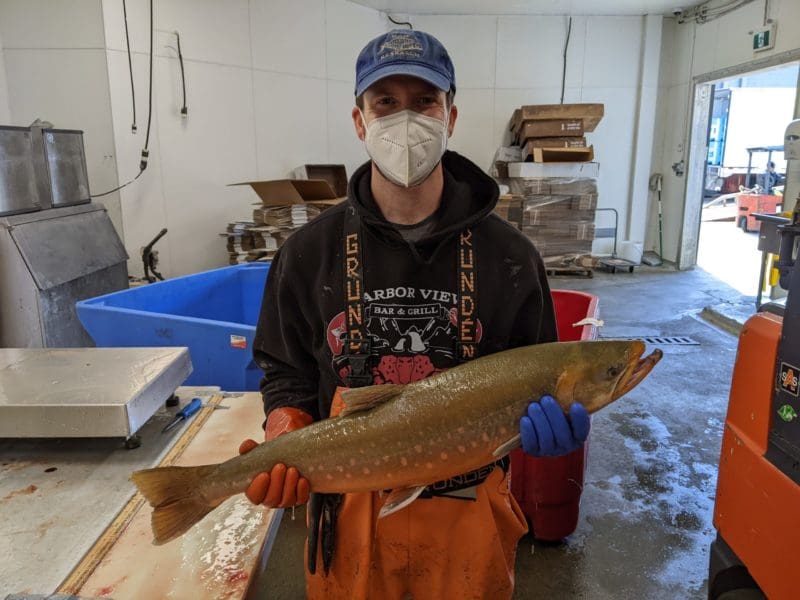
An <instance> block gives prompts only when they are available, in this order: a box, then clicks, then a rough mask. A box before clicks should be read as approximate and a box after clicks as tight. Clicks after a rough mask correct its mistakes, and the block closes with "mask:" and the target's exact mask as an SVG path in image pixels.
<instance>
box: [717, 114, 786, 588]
mask: <svg viewBox="0 0 800 600" xmlns="http://www.w3.org/2000/svg"><path fill="white" fill-rule="evenodd" d="M784 147H785V150H786V158H787V159H790V160H793V161H798V160H800V120H797V121H793V122H792V123H791V124H790V125H789V127H788V128H787V130H786V139H785V144H784ZM788 175H790V173H787V176H788ZM795 177H796V178H797V181H796V182H795V183H797V184H798V185H800V177H797V176H796V175H795ZM788 190H789V187H788V186H787V191H788ZM795 193H796V192H795ZM793 195H794V193H793ZM787 197H788V196H787ZM776 219H781V218H780V217H775V216H769V217H768V216H763V217H762V221H764V222H763V223H762V237H764V236H765V235H768V234H766V233H765V231H767V230H769V227H764V226H763V225H766V224H767V223H772V225H773V228H772V229H773V231H775V239H776V240H777V243H776V245H777V246H778V248H776V249H777V250H778V256H779V259H778V261H777V262H776V263H775V267H776V268H777V269H778V270H779V272H780V286H781V287H782V288H783V289H785V290H786V291H787V292H788V296H787V298H786V304H785V306H783V305H779V304H776V303H767V304H764V305H761V306H760V307H759V311H758V313H757V314H755V315H754V316H752V317H751V318H750V319H749V320H748V321H747V322H746V323H745V324H744V326H743V328H742V332H741V334H740V336H739V347H738V351H737V355H736V363H735V365H734V371H733V381H732V384H731V393H730V401H729V404H728V414H727V417H726V420H725V429H724V432H723V436H722V452H721V455H720V465H719V478H718V481H717V495H716V502H715V505H714V526H715V527H716V529H717V537H716V539H715V541H714V542H713V543H712V544H711V557H710V565H709V578H708V597H709V599H710V600H734V599H735V600H744V599H748V600H750V599H753V600H755V599H759V598H769V599H770V600H784V599H785V600H789V599H796V598H800V585H799V584H798V579H797V576H796V574H795V573H796V570H797V569H798V566H799V565H800V260H797V259H798V246H800V194H798V200H797V203H796V204H795V207H794V210H793V213H792V217H791V218H783V222H780V223H778V222H777V221H776Z"/></svg>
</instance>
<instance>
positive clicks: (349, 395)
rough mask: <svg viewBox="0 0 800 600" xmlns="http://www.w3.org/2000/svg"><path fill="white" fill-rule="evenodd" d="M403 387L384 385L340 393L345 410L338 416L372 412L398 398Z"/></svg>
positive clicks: (399, 385)
mask: <svg viewBox="0 0 800 600" xmlns="http://www.w3.org/2000/svg"><path fill="white" fill-rule="evenodd" d="M405 387H406V386H405V385H401V384H395V383H386V384H384V385H370V386H367V387H360V388H353V389H351V390H346V391H344V392H342V400H344V403H345V408H344V409H343V410H342V412H341V413H340V415H339V416H342V417H346V416H347V415H352V414H353V413H358V412H363V411H367V410H372V409H373V408H375V407H376V406H379V405H381V404H383V403H384V402H388V401H389V400H391V399H392V398H394V397H396V396H398V395H399V394H400V393H401V392H402V391H403V389H405Z"/></svg>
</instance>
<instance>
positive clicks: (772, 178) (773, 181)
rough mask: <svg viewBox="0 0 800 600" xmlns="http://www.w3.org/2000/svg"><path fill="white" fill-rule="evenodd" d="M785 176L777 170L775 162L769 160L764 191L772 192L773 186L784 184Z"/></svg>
mask: <svg viewBox="0 0 800 600" xmlns="http://www.w3.org/2000/svg"><path fill="white" fill-rule="evenodd" d="M783 183H784V178H783V177H782V176H781V174H780V173H778V172H777V171H776V170H775V163H774V162H772V161H769V162H768V163H767V170H766V172H765V173H764V193H766V194H771V193H772V188H774V187H775V186H776V185H782V184H783Z"/></svg>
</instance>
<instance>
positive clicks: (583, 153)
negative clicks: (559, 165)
mask: <svg viewBox="0 0 800 600" xmlns="http://www.w3.org/2000/svg"><path fill="white" fill-rule="evenodd" d="M592 160H594V147H593V146H589V147H588V148H534V149H533V162H539V163H554V162H590V161H592Z"/></svg>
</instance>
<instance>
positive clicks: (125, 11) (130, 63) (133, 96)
mask: <svg viewBox="0 0 800 600" xmlns="http://www.w3.org/2000/svg"><path fill="white" fill-rule="evenodd" d="M122 14H123V16H124V18H125V45H126V46H127V48H128V72H129V73H130V75H131V104H132V105H133V124H132V125H131V131H132V132H133V133H136V91H135V90H134V88H133V61H132V59H131V40H130V37H129V36H128V7H127V6H126V4H125V0H122Z"/></svg>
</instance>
